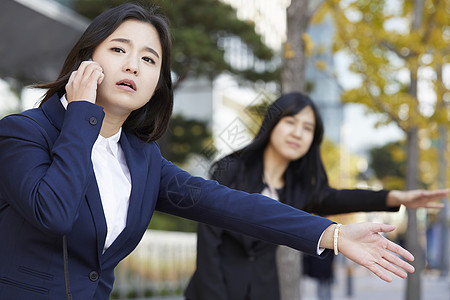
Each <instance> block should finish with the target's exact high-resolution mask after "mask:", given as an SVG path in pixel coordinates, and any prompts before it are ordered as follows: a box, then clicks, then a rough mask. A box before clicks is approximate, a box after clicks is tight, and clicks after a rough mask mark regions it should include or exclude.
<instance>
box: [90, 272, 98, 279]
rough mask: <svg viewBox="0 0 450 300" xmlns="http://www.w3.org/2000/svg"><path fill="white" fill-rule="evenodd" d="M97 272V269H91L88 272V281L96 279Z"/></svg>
mask: <svg viewBox="0 0 450 300" xmlns="http://www.w3.org/2000/svg"><path fill="white" fill-rule="evenodd" d="M98 277H99V276H98V272H97V271H91V273H89V280H90V281H97V280H98Z"/></svg>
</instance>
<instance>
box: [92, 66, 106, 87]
mask: <svg viewBox="0 0 450 300" xmlns="http://www.w3.org/2000/svg"><path fill="white" fill-rule="evenodd" d="M103 76H104V75H103V73H102V71H101V70H98V69H94V70H93V71H92V73H91V74H90V76H89V78H88V80H89V81H90V82H91V81H92V82H95V83H96V84H97V85H98V84H99V81H100V82H101V80H103ZM100 79H101V80H100Z"/></svg>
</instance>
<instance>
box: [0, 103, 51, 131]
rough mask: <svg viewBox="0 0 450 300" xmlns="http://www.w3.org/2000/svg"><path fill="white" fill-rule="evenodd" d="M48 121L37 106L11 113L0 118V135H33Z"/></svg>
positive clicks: (42, 128) (41, 129)
mask: <svg viewBox="0 0 450 300" xmlns="http://www.w3.org/2000/svg"><path fill="white" fill-rule="evenodd" d="M49 125H50V123H49V121H48V120H47V118H46V117H45V115H44V114H43V112H42V110H41V109H39V108H34V109H31V110H27V111H24V112H22V113H17V114H11V115H8V116H6V117H4V118H3V119H1V120H0V135H1V136H4V137H23V136H35V133H37V132H41V131H43V130H45V129H46V128H48V127H49Z"/></svg>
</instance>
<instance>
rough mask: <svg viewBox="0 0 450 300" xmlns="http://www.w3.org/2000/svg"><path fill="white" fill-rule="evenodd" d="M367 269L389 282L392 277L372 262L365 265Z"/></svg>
mask: <svg viewBox="0 0 450 300" xmlns="http://www.w3.org/2000/svg"><path fill="white" fill-rule="evenodd" d="M365 267H366V268H367V269H369V270H370V271H371V272H372V273H373V274H375V275H377V276H378V277H379V278H380V279H382V280H384V281H387V282H391V281H392V277H391V276H389V274H388V273H387V272H386V271H384V270H383V268H381V267H380V266H379V265H377V264H375V263H373V264H371V265H367V266H365Z"/></svg>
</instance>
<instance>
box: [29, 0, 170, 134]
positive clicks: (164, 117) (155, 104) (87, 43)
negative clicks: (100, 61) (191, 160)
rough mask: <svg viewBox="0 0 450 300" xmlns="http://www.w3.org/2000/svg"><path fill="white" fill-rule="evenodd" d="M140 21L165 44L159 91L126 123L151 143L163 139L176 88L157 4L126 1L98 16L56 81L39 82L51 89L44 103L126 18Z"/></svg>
mask: <svg viewBox="0 0 450 300" xmlns="http://www.w3.org/2000/svg"><path fill="white" fill-rule="evenodd" d="M130 19H133V20H138V21H141V22H145V23H148V24H151V25H152V26H153V27H154V28H155V29H156V31H157V32H158V35H159V40H160V43H161V47H162V65H161V73H160V76H159V81H158V85H157V88H156V91H155V93H154V95H153V97H152V98H151V99H149V101H148V102H147V103H146V104H145V105H144V106H143V107H141V108H139V109H137V110H135V111H133V112H132V113H131V114H130V115H129V116H128V118H127V120H126V121H125V123H124V129H126V130H130V131H132V132H134V133H135V134H136V135H137V136H138V137H139V138H140V139H142V140H144V141H147V142H150V141H155V140H157V139H158V138H160V137H161V136H162V135H163V134H164V132H165V131H166V130H167V126H168V124H169V120H170V116H171V114H172V108H173V89H172V78H171V72H170V51H171V47H172V42H171V37H170V32H169V26H168V21H167V19H166V17H165V16H164V15H162V14H160V13H158V7H156V6H151V7H149V8H144V7H142V6H139V5H137V4H131V3H126V4H122V5H119V6H116V7H114V8H111V9H109V10H106V11H105V12H103V13H102V14H100V15H99V16H97V17H96V18H95V19H94V20H93V21H92V23H91V24H90V25H89V27H88V28H87V29H86V31H85V32H84V33H83V34H82V36H81V37H80V39H79V40H78V42H77V43H76V44H75V45H74V46H73V48H72V50H71V51H70V52H69V54H68V55H67V57H66V60H65V62H64V65H63V67H62V69H61V72H60V74H59V76H58V79H57V80H55V81H54V82H50V83H47V84H41V85H37V86H36V87H38V88H44V89H48V91H47V93H46V94H45V96H44V98H43V100H42V102H41V106H42V104H43V103H44V102H45V101H47V100H48V99H49V98H50V97H51V96H52V95H54V94H58V95H60V96H62V95H63V94H64V93H65V86H66V84H67V82H68V80H69V77H70V74H71V73H72V72H73V71H75V70H77V69H78V67H79V66H80V64H81V62H83V61H85V60H89V59H90V58H91V57H92V53H93V52H94V50H95V48H96V47H97V46H98V45H99V44H100V43H102V42H103V41H104V40H105V39H106V38H107V37H108V36H110V35H111V34H112V33H113V32H114V31H115V30H116V29H117V28H118V27H119V26H120V25H121V24H122V23H123V22H124V21H126V20H130Z"/></svg>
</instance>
